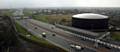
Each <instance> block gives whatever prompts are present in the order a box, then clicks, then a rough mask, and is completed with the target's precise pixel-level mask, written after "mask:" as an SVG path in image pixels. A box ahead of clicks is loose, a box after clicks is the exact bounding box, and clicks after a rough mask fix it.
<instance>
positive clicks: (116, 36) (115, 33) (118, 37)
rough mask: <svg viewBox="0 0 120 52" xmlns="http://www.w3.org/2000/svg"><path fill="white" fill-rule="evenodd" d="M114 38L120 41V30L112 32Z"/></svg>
mask: <svg viewBox="0 0 120 52" xmlns="http://www.w3.org/2000/svg"><path fill="white" fill-rule="evenodd" d="M112 39H113V40H116V41H120V32H112Z"/></svg>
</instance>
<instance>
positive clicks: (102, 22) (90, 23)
mask: <svg viewBox="0 0 120 52" xmlns="http://www.w3.org/2000/svg"><path fill="white" fill-rule="evenodd" d="M108 20H109V18H108V16H105V15H100V14H94V13H83V14H76V15H73V16H72V26H73V27H76V28H81V29H87V30H93V31H97V30H106V29H108Z"/></svg>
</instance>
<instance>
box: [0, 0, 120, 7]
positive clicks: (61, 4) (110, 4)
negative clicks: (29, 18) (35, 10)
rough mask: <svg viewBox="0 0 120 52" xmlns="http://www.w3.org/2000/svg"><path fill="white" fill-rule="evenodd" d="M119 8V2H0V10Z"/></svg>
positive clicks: (89, 0)
mask: <svg viewBox="0 0 120 52" xmlns="http://www.w3.org/2000/svg"><path fill="white" fill-rule="evenodd" d="M32 7H120V0H0V8H32Z"/></svg>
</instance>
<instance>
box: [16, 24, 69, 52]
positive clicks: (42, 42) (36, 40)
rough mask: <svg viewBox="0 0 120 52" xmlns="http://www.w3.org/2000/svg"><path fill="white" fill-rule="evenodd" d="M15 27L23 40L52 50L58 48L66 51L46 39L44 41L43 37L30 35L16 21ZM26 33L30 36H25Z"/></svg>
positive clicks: (63, 51) (60, 50) (61, 51)
mask: <svg viewBox="0 0 120 52" xmlns="http://www.w3.org/2000/svg"><path fill="white" fill-rule="evenodd" d="M16 28H17V30H18V32H19V33H21V34H20V37H22V38H23V39H24V40H27V41H30V42H33V43H35V44H38V45H40V46H42V47H43V48H44V47H46V48H49V49H53V50H59V51H58V52H67V51H66V50H64V49H62V48H60V47H57V46H55V45H53V44H51V43H49V42H48V41H46V40H45V39H43V38H38V37H37V36H34V35H32V34H31V33H29V32H28V31H27V30H26V29H25V28H23V27H22V26H20V25H19V24H18V23H16ZM26 35H31V36H30V37H27V36H26Z"/></svg>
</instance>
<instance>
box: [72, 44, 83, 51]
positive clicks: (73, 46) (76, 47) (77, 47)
mask: <svg viewBox="0 0 120 52" xmlns="http://www.w3.org/2000/svg"><path fill="white" fill-rule="evenodd" d="M70 47H71V48H75V49H78V50H82V49H83V48H82V47H81V46H80V45H75V44H71V45H70Z"/></svg>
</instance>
